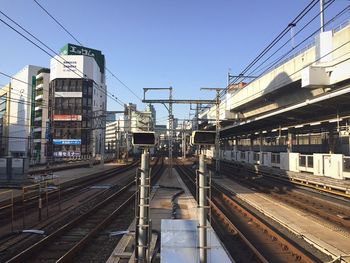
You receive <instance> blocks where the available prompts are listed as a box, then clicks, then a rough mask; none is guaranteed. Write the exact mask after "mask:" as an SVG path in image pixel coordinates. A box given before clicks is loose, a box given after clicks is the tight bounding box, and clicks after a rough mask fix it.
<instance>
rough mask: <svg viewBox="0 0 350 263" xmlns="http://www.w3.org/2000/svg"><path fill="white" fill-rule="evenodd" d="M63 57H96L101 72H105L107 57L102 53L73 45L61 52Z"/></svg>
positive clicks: (68, 45)
mask: <svg viewBox="0 0 350 263" xmlns="http://www.w3.org/2000/svg"><path fill="white" fill-rule="evenodd" d="M60 54H61V55H84V56H89V57H94V58H95V61H96V63H97V65H98V66H99V67H100V72H101V73H104V72H105V56H104V55H103V54H102V52H101V51H99V50H96V49H92V48H88V47H83V46H77V45H73V44H69V43H68V44H67V45H65V46H64V47H63V48H61V50H60Z"/></svg>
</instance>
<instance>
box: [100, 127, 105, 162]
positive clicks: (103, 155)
mask: <svg viewBox="0 0 350 263" xmlns="http://www.w3.org/2000/svg"><path fill="white" fill-rule="evenodd" d="M103 131H104V130H103V129H102V131H101V132H102V133H101V134H100V145H101V149H100V151H101V161H100V164H101V166H102V167H104V165H105V140H104V135H103Z"/></svg>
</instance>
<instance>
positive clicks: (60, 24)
mask: <svg viewBox="0 0 350 263" xmlns="http://www.w3.org/2000/svg"><path fill="white" fill-rule="evenodd" d="M33 1H34V2H35V3H36V4H37V5H38V6H39V7H40V8H41V9H42V10H43V11H44V12H45V13H46V14H47V15H48V16H49V17H51V18H52V19H53V20H54V21H55V22H56V23H57V24H58V25H59V26H60V27H61V28H62V29H63V30H64V31H65V32H66V33H67V34H68V35H70V36H71V37H72V38H73V39H74V40H75V41H76V42H77V43H78V44H79V45H81V46H84V45H83V44H82V43H81V42H80V41H79V40H78V39H77V38H76V37H75V36H74V35H73V34H72V33H71V32H70V31H69V30H68V29H67V28H66V27H65V26H64V25H62V23H60V22H59V21H58V19H56V18H55V17H54V16H53V15H52V14H51V13H50V12H49V11H48V10H47V9H46V8H44V7H43V6H42V5H41V4H40V3H39V2H38V1H37V0H33ZM105 69H106V71H108V72H109V73H110V74H111V75H112V76H113V77H114V78H115V79H116V80H117V81H118V82H119V83H120V84H122V85H123V86H124V87H125V88H126V89H127V90H129V91H130V92H131V93H132V94H133V95H134V96H135V97H136V98H137V99H139V100H140V101H142V99H141V97H140V96H138V95H137V94H136V93H135V92H134V91H133V90H132V89H131V88H129V87H128V85H126V84H125V83H124V82H123V81H122V80H121V79H120V78H118V77H117V76H116V74H114V73H113V72H112V71H111V70H110V69H109V68H107V66H105Z"/></svg>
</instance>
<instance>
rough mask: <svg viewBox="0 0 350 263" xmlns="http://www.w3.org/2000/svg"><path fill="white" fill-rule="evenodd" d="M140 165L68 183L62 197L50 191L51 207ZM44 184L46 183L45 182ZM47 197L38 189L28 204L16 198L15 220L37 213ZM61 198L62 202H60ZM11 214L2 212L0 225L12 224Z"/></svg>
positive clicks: (132, 165) (32, 193) (28, 198)
mask: <svg viewBox="0 0 350 263" xmlns="http://www.w3.org/2000/svg"><path fill="white" fill-rule="evenodd" d="M138 164H139V162H138V161H136V162H132V163H130V164H128V165H125V166H121V167H117V168H115V169H110V170H107V171H102V172H98V173H95V174H92V175H91V176H89V177H87V178H84V177H83V178H82V179H81V180H77V181H76V182H72V183H68V184H67V185H65V186H63V187H60V195H59V196H58V192H56V193H51V192H50V191H49V192H48V194H50V203H51V206H54V205H57V202H58V201H62V202H64V201H65V200H67V199H71V198H73V197H74V196H77V195H79V194H81V193H82V192H83V191H86V189H87V188H88V187H89V186H91V185H94V184H98V183H99V182H101V181H104V180H106V179H109V178H112V177H113V176H115V175H116V174H121V173H124V172H127V171H130V170H133V169H135V168H136V167H137V165H138ZM43 183H45V181H44V182H43ZM111 187H113V186H111ZM45 195H46V192H45V191H41V192H39V189H37V191H33V192H31V193H29V194H26V202H25V203H24V202H23V197H22V196H20V197H18V198H15V199H14V203H13V205H14V207H13V209H14V211H13V213H14V220H16V219H20V218H22V217H23V211H25V212H26V213H28V214H30V213H31V212H33V211H37V210H38V200H39V197H41V198H42V200H45ZM59 198H60V199H61V200H59ZM4 204H8V202H6V201H4V202H2V203H0V207H1V206H2V205H4ZM45 205H46V204H45ZM11 214H12V211H11V207H9V208H8V209H4V210H2V211H1V214H0V216H1V217H0V218H1V220H0V224H1V225H2V226H4V225H6V224H10V223H11Z"/></svg>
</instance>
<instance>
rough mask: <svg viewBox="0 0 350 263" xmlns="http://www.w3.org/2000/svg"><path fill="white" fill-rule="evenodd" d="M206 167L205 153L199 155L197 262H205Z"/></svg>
mask: <svg viewBox="0 0 350 263" xmlns="http://www.w3.org/2000/svg"><path fill="white" fill-rule="evenodd" d="M207 177H208V174H207V167H206V164H205V155H204V154H200V155H199V200H198V203H199V262H200V263H206V262H207V209H206V207H207V188H206V187H207V182H208V180H207Z"/></svg>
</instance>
